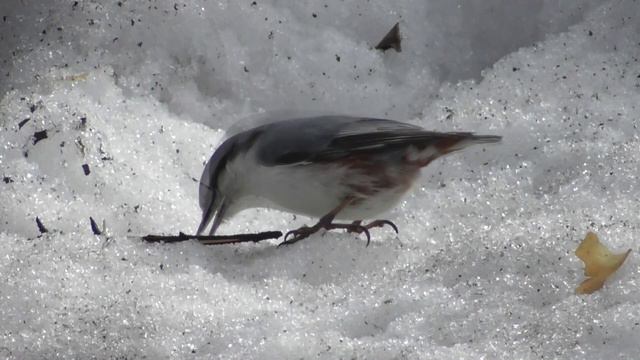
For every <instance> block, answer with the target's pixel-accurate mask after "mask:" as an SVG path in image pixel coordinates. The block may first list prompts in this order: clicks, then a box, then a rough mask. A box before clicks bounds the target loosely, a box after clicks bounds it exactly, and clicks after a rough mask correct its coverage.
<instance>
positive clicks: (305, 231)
mask: <svg viewBox="0 0 640 360" xmlns="http://www.w3.org/2000/svg"><path fill="white" fill-rule="evenodd" d="M317 231H318V229H315V227H309V226H303V227H301V228H299V229H295V230H291V231H288V232H287V233H286V234H285V235H284V241H283V242H281V243H280V244H278V246H284V245H291V244H293V243H296V242H298V241H300V240H302V239H305V238H308V237H309V235H311V234H313V233H315V232H317ZM289 235H293V237H292V238H291V239H290V240H287V239H288V238H289Z"/></svg>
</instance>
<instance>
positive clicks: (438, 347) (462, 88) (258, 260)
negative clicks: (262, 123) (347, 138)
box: [0, 0, 640, 359]
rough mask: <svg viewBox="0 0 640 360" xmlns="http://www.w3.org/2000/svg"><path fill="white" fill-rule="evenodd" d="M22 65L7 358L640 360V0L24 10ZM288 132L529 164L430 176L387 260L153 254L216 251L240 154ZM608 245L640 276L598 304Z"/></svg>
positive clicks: (10, 131)
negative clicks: (212, 172) (229, 159)
mask: <svg viewBox="0 0 640 360" xmlns="http://www.w3.org/2000/svg"><path fill="white" fill-rule="evenodd" d="M396 22H400V29H401V32H402V34H403V43H402V48H403V51H402V52H401V53H396V52H394V51H393V50H390V51H387V52H385V53H382V52H380V51H377V50H375V49H373V48H372V47H373V46H374V45H375V44H376V43H377V42H378V41H379V40H380V39H381V38H382V37H383V36H384V35H385V33H386V32H387V31H388V30H389V29H390V28H391V26H393V24H395V23H396ZM0 50H1V51H0V70H1V71H0V145H1V146H2V149H1V150H0V151H1V152H0V176H1V177H2V181H1V182H0V204H1V205H0V358H9V359H32V358H33V359H54V358H83V359H89V358H98V359H109V358H114V359H138V358H148V359H209V358H216V357H219V358H225V359H233V358H235V359H250V358H255V359H258V358H259V359H290V358H305V359H312V358H321V359H334V358H345V359H351V358H356V359H390V358H396V359H478V358H486V359H541V358H544V359H549V358H562V359H607V358H608V359H632V358H637V356H638V353H639V351H640V341H639V340H640V335H639V334H640V287H639V285H640V271H638V262H639V261H638V257H637V251H638V250H640V249H639V248H638V245H637V244H638V242H637V239H638V237H639V236H640V231H639V227H640V218H639V214H640V203H639V202H638V199H639V198H640V183H639V178H638V174H639V170H638V169H639V167H640V151H639V149H640V136H639V130H638V124H639V123H640V121H639V115H638V113H639V111H638V110H639V109H638V107H639V106H640V62H639V59H640V3H638V2H637V1H631V0H621V1H562V2H560V1H525V0H519V1H506V0H504V1H498V0H492V1H462V0H460V1H450V0H431V1H410V0H403V1H383V0H371V1H368V0H367V1H365V0H354V1H338V0H327V1H321V2H317V1H295V2H294V1H277V0H271V1H266V0H256V1H251V0H241V1H235V0H233V1H232V0H229V1H224V0H220V1H214V0H194V1H169V0H149V1H143V0H139V1H134V0H120V1H117V0H108V1H88V0H87V1H83V0H78V1H73V0H55V1H54V0H49V1H37V0H24V1H17V0H15V1H8V0H4V1H2V2H1V3H0ZM281 109H295V110H302V111H309V112H311V111H313V112H315V113H318V112H320V113H322V112H327V113H348V114H357V115H371V116H377V117H387V118H394V119H397V120H402V121H407V122H411V123H415V124H419V125H422V126H424V127H425V128H428V129H435V130H465V131H474V132H477V133H482V134H499V135H502V136H503V137H504V140H503V142H502V144H499V145H496V146H485V147H482V146H480V147H476V148H472V149H468V150H467V151H465V152H461V153H457V154H454V155H450V156H448V157H446V158H444V159H441V160H438V161H436V162H435V163H433V164H431V165H430V166H429V167H428V168H426V169H424V171H423V176H422V177H421V179H420V182H419V183H418V184H416V186H415V189H414V190H413V191H412V192H411V193H410V194H409V195H408V196H407V197H406V200H405V201H404V202H402V203H401V204H400V205H399V206H398V207H397V208H396V209H394V210H393V211H392V212H391V213H390V214H387V215H386V217H387V218H389V219H391V220H393V221H394V222H396V224H398V226H399V227H400V235H399V236H397V237H396V236H395V234H394V233H393V232H392V231H390V230H389V229H388V228H387V229H376V230H374V231H373V233H372V235H373V241H372V243H371V245H370V246H369V247H365V246H364V245H365V241H364V239H363V238H362V237H357V236H355V235H352V234H344V233H340V232H330V233H326V234H324V235H322V234H319V235H316V236H313V237H312V238H310V239H307V240H305V241H302V242H300V243H298V244H295V245H293V246H288V247H283V248H277V247H276V246H275V245H276V244H277V243H278V241H276V240H274V241H270V242H264V243H259V244H242V245H228V246H214V247H207V246H203V245H200V244H198V243H196V242H194V241H190V242H186V243H181V244H147V243H143V242H142V241H141V240H140V239H139V238H136V236H137V235H146V234H151V233H153V234H177V233H178V232H179V231H184V232H187V233H193V232H194V230H195V228H196V226H197V224H198V222H199V219H200V209H199V207H198V200H197V189H198V186H197V185H198V184H197V182H196V180H195V179H198V178H199V177H200V174H201V171H202V169H203V167H204V163H205V162H206V160H207V159H208V158H209V156H210V155H211V154H212V152H213V151H214V149H215V147H216V146H217V145H218V144H219V143H220V141H221V139H222V138H223V136H224V133H225V130H226V129H228V128H229V127H231V126H233V125H234V124H235V125H238V123H239V122H242V121H243V119H245V118H247V117H249V116H250V115H251V114H254V113H260V112H264V111H275V110H281ZM27 119H28V120H27ZM25 120H27V121H25ZM240 125H241V123H240ZM44 130H46V133H47V138H46V139H42V140H40V141H38V142H36V141H35V138H34V134H35V133H37V132H41V131H44ZM85 164H86V166H88V169H89V174H88V175H85V171H84V170H83V167H82V166H83V165H85ZM89 216H91V217H93V218H94V219H96V220H97V222H98V224H99V225H100V227H102V224H103V222H104V224H106V227H107V231H108V234H107V235H106V236H95V235H93V233H92V231H91V228H90V226H89ZM36 217H38V218H39V219H40V220H41V221H42V223H43V224H44V226H45V227H46V228H47V229H48V232H47V233H44V234H41V233H40V232H39V231H38V227H37V226H36V221H35V218H36ZM314 221H315V219H308V218H304V217H301V216H298V217H294V216H293V215H291V214H287V213H282V212H277V211H272V210H263V209H260V210H249V211H246V212H244V213H242V214H240V215H239V216H237V217H236V218H234V219H233V220H232V221H230V222H228V223H226V224H225V225H224V226H223V227H222V228H221V232H222V233H238V232H257V231H266V230H283V231H284V230H287V229H291V228H295V227H297V226H300V225H302V224H305V223H307V224H311V223H312V222H314ZM588 230H592V231H595V232H597V233H598V234H599V235H600V237H601V238H602V240H603V242H605V243H606V244H607V245H609V246H610V247H611V248H612V249H614V250H615V251H618V252H622V251H624V250H626V249H628V248H631V249H633V251H634V252H632V254H631V256H630V258H629V259H628V260H627V263H625V264H624V265H623V267H622V268H621V269H620V270H619V272H618V273H616V274H615V276H614V277H613V279H611V280H610V281H609V282H607V284H606V285H605V287H604V288H603V289H602V290H601V291H599V292H597V293H595V294H593V295H588V296H578V295H575V294H574V290H575V287H576V286H577V285H578V284H579V283H580V282H581V281H582V280H583V273H582V272H583V265H582V263H581V262H580V261H579V260H578V259H577V258H576V257H575V256H574V254H573V252H574V250H575V248H576V247H577V245H578V244H579V242H580V241H581V240H582V238H583V237H584V235H585V234H586V232H587V231H588Z"/></svg>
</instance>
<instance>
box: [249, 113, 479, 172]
mask: <svg viewBox="0 0 640 360" xmlns="http://www.w3.org/2000/svg"><path fill="white" fill-rule="evenodd" d="M481 138H482V137H477V136H474V135H473V134H471V133H460V132H458V133H438V132H433V131H426V130H424V129H423V128H421V127H419V126H415V125H411V124H406V123H402V122H398V121H393V120H386V119H373V118H356V117H346V116H324V117H314V118H306V119H292V120H286V121H282V122H278V123H273V124H269V125H266V126H264V127H263V131H262V134H261V135H260V137H259V139H258V140H257V141H256V146H257V150H258V158H259V161H261V162H262V163H263V164H265V165H270V166H274V165H288V164H295V163H304V162H319V161H328V160H336V159H340V158H343V157H346V156H349V155H353V154H354V153H359V152H366V153H369V154H375V153H378V152H389V151H393V150H404V149H405V148H406V147H407V146H408V145H415V146H417V147H419V148H425V147H427V146H431V145H436V146H438V145H439V144H440V145H442V146H446V145H449V143H451V144H454V143H458V142H460V141H461V140H465V139H471V140H475V141H474V142H481V141H480V139H481ZM482 142H490V141H489V140H488V139H485V141H482Z"/></svg>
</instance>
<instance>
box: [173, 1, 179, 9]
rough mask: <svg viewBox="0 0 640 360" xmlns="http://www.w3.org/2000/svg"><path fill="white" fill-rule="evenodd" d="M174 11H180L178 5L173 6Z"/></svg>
mask: <svg viewBox="0 0 640 360" xmlns="http://www.w3.org/2000/svg"><path fill="white" fill-rule="evenodd" d="M173 10H175V11H178V3H174V4H173Z"/></svg>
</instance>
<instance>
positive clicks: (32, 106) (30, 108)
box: [29, 104, 37, 113]
mask: <svg viewBox="0 0 640 360" xmlns="http://www.w3.org/2000/svg"><path fill="white" fill-rule="evenodd" d="M36 109H37V107H36V104H32V105H31V106H29V111H31V112H32V113H33V112H35V111H36Z"/></svg>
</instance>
